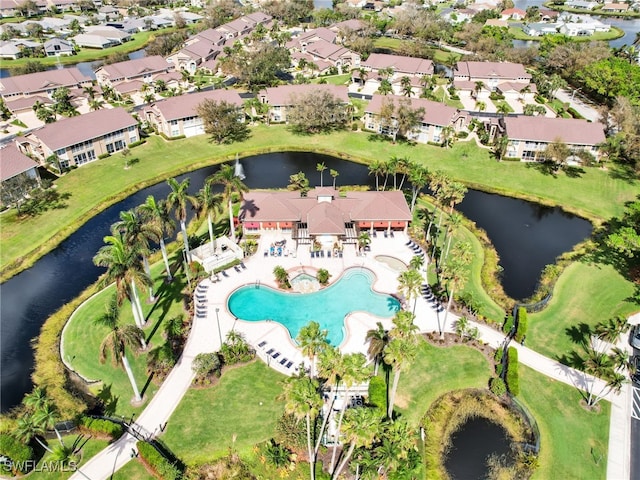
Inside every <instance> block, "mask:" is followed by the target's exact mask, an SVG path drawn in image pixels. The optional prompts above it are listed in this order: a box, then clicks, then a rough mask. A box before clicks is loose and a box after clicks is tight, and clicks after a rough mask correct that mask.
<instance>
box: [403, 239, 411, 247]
mask: <svg viewBox="0 0 640 480" xmlns="http://www.w3.org/2000/svg"><path fill="white" fill-rule="evenodd" d="M412 243H413V242H412V241H411V240H409V241H408V242H407V243H405V246H407V247H408V246H409V245H411V244H412Z"/></svg>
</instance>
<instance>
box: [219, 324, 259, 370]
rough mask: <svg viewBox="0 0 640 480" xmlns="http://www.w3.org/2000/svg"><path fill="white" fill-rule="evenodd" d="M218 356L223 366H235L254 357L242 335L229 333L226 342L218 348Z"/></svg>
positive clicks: (253, 352)
mask: <svg viewBox="0 0 640 480" xmlns="http://www.w3.org/2000/svg"><path fill="white" fill-rule="evenodd" d="M220 355H222V359H223V362H224V364H225V365H235V364H236V363H243V362H248V361H250V360H252V359H253V357H255V351H254V350H253V349H252V348H251V347H250V346H249V344H248V343H247V341H246V340H245V338H244V337H243V336H242V334H240V333H237V332H229V334H228V335H227V340H226V341H225V342H224V343H223V344H222V346H221V347H220Z"/></svg>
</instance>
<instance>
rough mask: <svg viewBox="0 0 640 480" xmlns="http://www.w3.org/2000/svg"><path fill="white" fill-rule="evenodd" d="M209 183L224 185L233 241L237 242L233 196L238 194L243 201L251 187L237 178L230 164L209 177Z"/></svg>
mask: <svg viewBox="0 0 640 480" xmlns="http://www.w3.org/2000/svg"><path fill="white" fill-rule="evenodd" d="M207 181H211V182H212V183H215V184H219V185H222V187H223V191H222V197H223V198H224V199H226V200H227V204H228V208H229V229H230V231H231V240H233V241H234V242H235V241H236V232H235V226H234V224H233V203H232V200H233V194H234V193H237V194H238V195H240V200H241V201H242V194H243V193H244V192H248V191H249V187H247V186H246V185H245V184H244V183H242V179H241V178H240V177H238V176H236V174H235V170H234V168H233V167H232V166H231V165H229V164H225V165H222V166H221V167H220V170H218V171H217V172H216V173H214V174H213V175H212V176H211V177H209V178H208V179H207Z"/></svg>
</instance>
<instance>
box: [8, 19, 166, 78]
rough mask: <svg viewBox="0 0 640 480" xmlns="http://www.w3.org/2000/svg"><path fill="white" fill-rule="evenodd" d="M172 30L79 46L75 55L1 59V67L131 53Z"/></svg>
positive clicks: (95, 58) (63, 63) (60, 62)
mask: <svg viewBox="0 0 640 480" xmlns="http://www.w3.org/2000/svg"><path fill="white" fill-rule="evenodd" d="M173 30H174V28H173V27H171V28H165V29H163V30H157V31H155V32H139V33H136V34H135V35H133V36H132V39H131V40H130V41H128V42H126V43H123V44H122V45H116V46H115V47H110V48H105V49H96V48H80V49H79V50H78V53H77V54H76V55H71V56H61V57H44V58H18V59H16V60H11V59H3V60H2V63H3V65H2V68H9V69H10V68H15V67H19V66H22V65H24V64H25V63H27V62H33V61H37V62H38V63H41V64H42V65H46V66H52V65H59V64H62V65H73V64H76V63H80V62H92V61H97V60H102V59H104V58H107V57H108V56H109V55H113V54H114V53H131V52H135V51H136V50H140V49H141V48H144V47H145V46H146V45H147V44H148V43H149V42H150V41H151V40H153V38H155V37H157V36H158V35H162V34H165V33H170V32H172V31H173Z"/></svg>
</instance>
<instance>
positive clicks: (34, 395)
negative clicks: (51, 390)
mask: <svg viewBox="0 0 640 480" xmlns="http://www.w3.org/2000/svg"><path fill="white" fill-rule="evenodd" d="M22 403H23V405H24V406H25V407H27V408H28V409H29V410H31V411H34V412H35V411H37V410H40V409H41V408H42V407H44V406H45V405H47V404H48V403H49V399H48V398H47V392H46V390H45V389H44V388H42V387H35V388H34V389H33V390H32V391H31V393H29V394H27V395H25V397H24V399H23V400H22Z"/></svg>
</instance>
